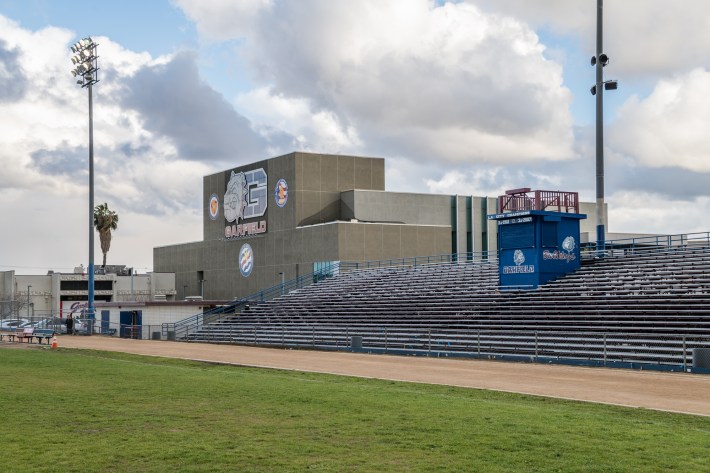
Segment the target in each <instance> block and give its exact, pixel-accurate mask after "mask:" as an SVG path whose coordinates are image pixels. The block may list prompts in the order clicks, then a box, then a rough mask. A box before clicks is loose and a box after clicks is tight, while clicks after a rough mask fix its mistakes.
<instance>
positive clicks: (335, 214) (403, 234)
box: [153, 152, 596, 300]
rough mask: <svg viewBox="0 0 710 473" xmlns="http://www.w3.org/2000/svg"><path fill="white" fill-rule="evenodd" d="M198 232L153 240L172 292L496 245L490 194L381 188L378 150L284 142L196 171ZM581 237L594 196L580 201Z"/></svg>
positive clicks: (218, 293)
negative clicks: (262, 156) (254, 157)
mask: <svg viewBox="0 0 710 473" xmlns="http://www.w3.org/2000/svg"><path fill="white" fill-rule="evenodd" d="M203 203H204V205H203V209H204V214H203V240H202V241H198V242H191V243H184V244H178V245H171V246H165V247H158V248H155V249H154V251H153V266H154V269H155V271H157V272H159V273H174V274H175V287H176V289H177V297H178V299H183V298H184V297H185V296H186V295H191V294H200V295H203V296H204V298H205V299H212V300H229V299H233V298H238V297H243V296H247V295H249V294H253V293H255V292H257V291H259V290H261V289H264V288H266V287H270V286H275V285H277V284H279V283H280V282H281V281H282V278H283V279H286V280H288V279H292V278H295V277H297V276H300V275H304V274H308V273H311V272H313V271H314V269H318V268H321V267H323V265H326V264H328V263H331V262H338V261H373V260H387V259H397V258H408V257H414V256H428V255H442V254H451V253H472V252H475V253H481V252H484V253H485V252H488V251H491V252H494V251H496V250H497V248H496V241H497V233H496V232H497V226H496V222H495V221H488V220H487V218H486V217H487V215H488V214H494V213H497V208H496V205H497V199H496V197H477V196H472V195H471V196H464V195H433V194H417V193H400V192H386V191H385V161H384V159H382V158H368V157H356V156H338V155H327V154H313V153H301V152H294V153H290V154H287V155H284V156H279V157H276V158H272V159H268V160H265V161H260V162H256V163H253V164H249V165H246V166H241V167H238V168H235V169H229V170H226V171H223V172H219V173H216V174H212V175H209V176H205V177H204V179H203ZM580 207H581V208H580V211H581V213H585V214H587V215H588V219H587V220H583V221H582V225H581V227H582V229H581V230H582V235H583V236H582V239H583V241H584V238H585V237H586V235H585V234H587V233H588V234H591V235H594V234H595V232H596V227H595V205H594V203H582V204H581V206H580Z"/></svg>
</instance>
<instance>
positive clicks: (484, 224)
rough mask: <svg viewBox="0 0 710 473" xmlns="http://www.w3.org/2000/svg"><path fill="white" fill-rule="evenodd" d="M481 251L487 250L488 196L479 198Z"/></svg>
mask: <svg viewBox="0 0 710 473" xmlns="http://www.w3.org/2000/svg"><path fill="white" fill-rule="evenodd" d="M481 220H482V222H481V251H482V252H483V253H484V254H485V252H486V251H488V197H483V198H482V199H481Z"/></svg>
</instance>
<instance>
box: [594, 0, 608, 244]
mask: <svg viewBox="0 0 710 473" xmlns="http://www.w3.org/2000/svg"><path fill="white" fill-rule="evenodd" d="M602 12H603V0H597V55H596V57H597V63H596V76H597V77H596V91H597V93H596V99H597V254H598V256H603V255H604V250H605V248H604V242H605V240H606V236H605V229H604V221H605V218H604V83H603V82H604V77H603V72H602V69H603V67H604V65H603V64H602V61H600V60H599V58H600V56H601V54H602V53H603V50H602V19H603V14H602Z"/></svg>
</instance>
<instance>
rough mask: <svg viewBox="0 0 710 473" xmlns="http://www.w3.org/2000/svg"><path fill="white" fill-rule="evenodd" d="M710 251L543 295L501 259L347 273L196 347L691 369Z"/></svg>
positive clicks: (602, 268)
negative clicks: (502, 268)
mask: <svg viewBox="0 0 710 473" xmlns="http://www.w3.org/2000/svg"><path fill="white" fill-rule="evenodd" d="M709 289H710V247H708V246H702V247H700V246H699V247H674V248H671V249H662V250H658V249H655V250H653V251H638V250H633V251H628V252H622V253H621V254H618V255H614V256H609V257H606V258H602V259H597V260H592V261H587V262H585V264H584V265H583V266H582V267H581V268H580V269H579V270H578V271H577V272H575V273H572V274H569V275H567V276H566V277H563V278H561V279H558V280H555V281H552V282H550V283H548V284H546V285H544V286H541V287H540V288H538V289H537V290H533V291H530V290H526V291H523V290H505V291H501V290H500V288H499V287H498V266H497V262H495V261H476V262H461V263H446V264H432V265H423V266H416V267H387V268H377V269H367V270H359V271H349V272H343V273H341V274H340V275H338V276H337V277H333V278H328V279H325V280H323V281H320V282H318V283H316V284H313V285H310V286H307V287H305V288H303V289H299V290H296V291H293V292H291V293H289V294H286V295H284V296H281V297H278V298H276V299H273V300H270V301H267V302H264V303H262V304H258V305H256V306H252V307H250V308H249V309H248V310H245V311H242V312H241V313H238V314H235V315H232V316H228V317H225V318H223V319H221V320H219V321H217V322H214V323H210V324H206V325H204V326H202V327H201V328H200V330H198V331H197V332H195V333H192V334H190V335H189V337H188V340H189V341H202V342H213V343H236V344H248V345H258V346H279V347H299V348H313V349H331V350H333V349H335V350H349V349H360V340H361V341H362V350H364V351H370V352H378V353H403V354H426V355H432V354H435V355H436V356H456V355H458V356H474V357H485V358H513V359H526V360H532V361H564V360H567V361H571V362H579V363H589V364H604V365H613V364H614V363H617V364H618V363H621V365H622V366H626V365H628V364H630V365H631V366H633V365H634V364H638V365H669V366H675V367H681V366H682V368H683V369H685V368H686V366H687V364H688V363H689V362H690V361H691V358H692V357H691V355H692V349H693V348H707V347H710V294H709V293H708V291H709Z"/></svg>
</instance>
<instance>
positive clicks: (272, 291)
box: [162, 262, 338, 339]
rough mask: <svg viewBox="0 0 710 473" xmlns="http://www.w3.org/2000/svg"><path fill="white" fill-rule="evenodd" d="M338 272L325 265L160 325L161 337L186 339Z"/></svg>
mask: <svg viewBox="0 0 710 473" xmlns="http://www.w3.org/2000/svg"><path fill="white" fill-rule="evenodd" d="M337 272H338V263H337V262H336V263H333V264H330V265H327V266H326V267H325V268H322V269H320V270H318V271H314V272H312V273H308V274H305V275H303V276H299V277H297V278H294V279H291V280H289V281H284V283H282V284H277V285H276V286H272V287H269V288H266V289H262V290H261V291H259V292H255V293H253V294H250V295H248V296H246V297H242V298H241V299H236V300H234V301H233V302H231V303H229V304H226V305H222V306H218V307H215V308H213V309H210V310H208V311H205V312H201V313H199V314H195V315H192V316H190V317H187V318H185V319H183V320H180V321H178V322H165V323H163V324H162V332H163V333H162V335H163V337H165V338H167V339H178V338H184V337H186V336H187V335H188V334H189V333H190V332H194V331H196V330H197V329H199V327H201V326H202V325H204V324H206V323H212V322H217V321H219V320H221V319H222V318H224V317H225V316H227V315H233V314H235V313H237V312H238V311H241V309H243V308H244V307H247V306H249V304H253V303H261V302H265V301H268V300H271V299H274V298H276V297H279V296H282V295H284V294H287V293H289V292H291V291H293V290H295V289H300V288H302V287H305V286H308V285H310V284H312V283H316V282H318V281H321V280H323V279H325V278H328V277H332V276H333V275H334V274H337Z"/></svg>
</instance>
